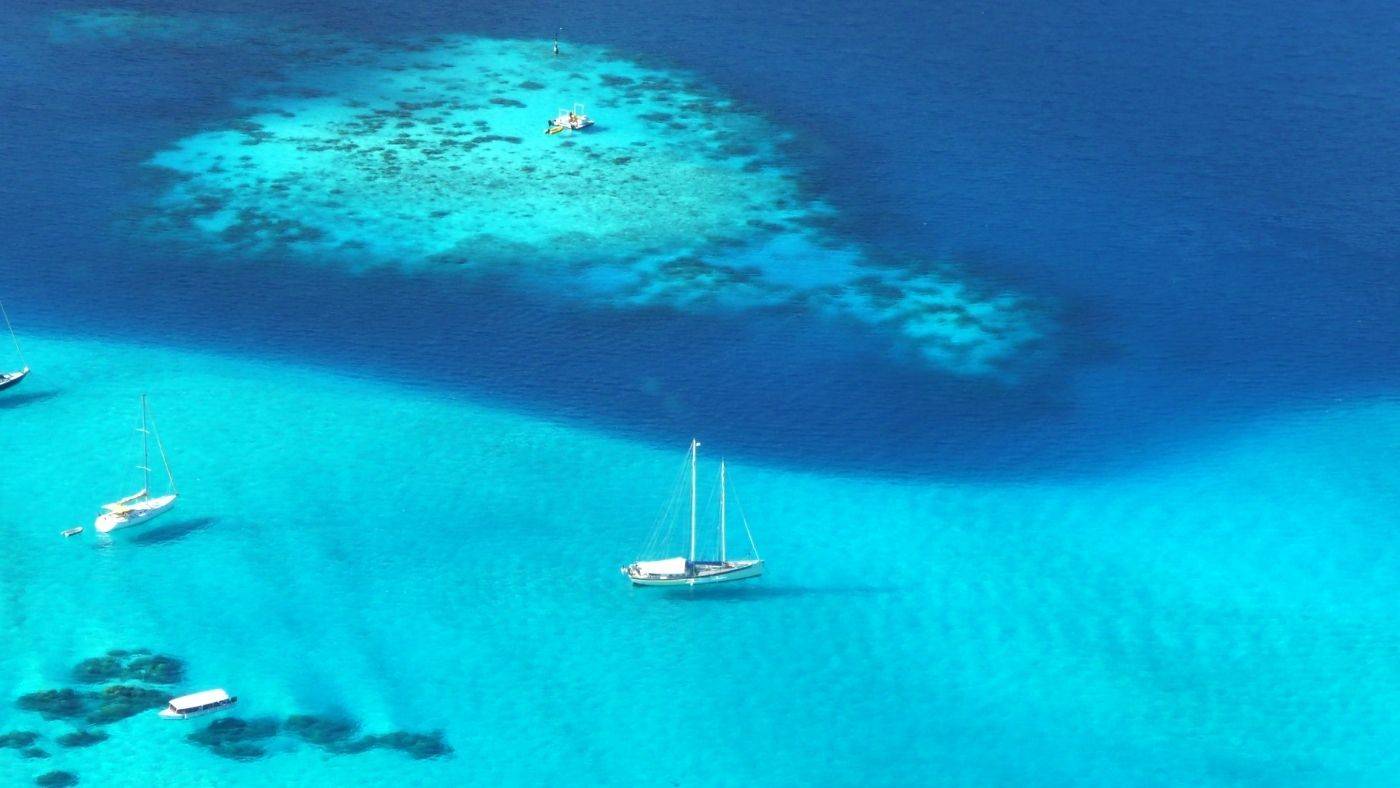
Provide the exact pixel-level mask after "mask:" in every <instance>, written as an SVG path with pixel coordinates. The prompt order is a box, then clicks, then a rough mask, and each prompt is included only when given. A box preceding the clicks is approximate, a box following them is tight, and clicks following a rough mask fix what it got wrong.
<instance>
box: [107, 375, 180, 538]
mask: <svg viewBox="0 0 1400 788" xmlns="http://www.w3.org/2000/svg"><path fill="white" fill-rule="evenodd" d="M148 425H149V426H148ZM137 432H139V433H141V464H140V465H139V466H137V467H138V468H139V469H140V470H141V479H142V484H141V489H140V491H138V492H135V493H132V494H131V495H128V496H126V497H125V498H122V499H120V500H116V501H113V502H111V503H107V504H103V505H102V510H103V511H102V514H100V515H98V516H97V520H96V522H94V523H93V527H95V528H96V529H97V532H98V533H100V534H105V533H109V532H111V531H115V530H117V529H118V528H129V527H131V526H133V525H140V524H141V523H144V522H146V521H147V520H152V519H154V518H156V517H159V516H160V515H162V514H164V513H166V512H168V511H170V509H171V507H173V506H174V505H175V499H176V498H178V497H180V491H179V490H177V489H175V477H174V476H173V475H172V474H171V473H170V461H169V460H167V459H166V457H165V447H164V446H163V445H161V442H160V433H159V432H157V431H156V423H155V420H154V419H152V418H150V409H149V407H148V406H147V405H146V395H145V394H142V395H141V427H140V429H138V430H137ZM152 435H155V438H156V450H157V451H158V452H159V453H160V461H161V464H162V465H164V466H165V478H166V479H167V480H168V481H169V482H170V492H168V493H166V494H165V495H161V496H155V497H153V496H152V495H151V450H150V442H151V441H150V439H151V436H152Z"/></svg>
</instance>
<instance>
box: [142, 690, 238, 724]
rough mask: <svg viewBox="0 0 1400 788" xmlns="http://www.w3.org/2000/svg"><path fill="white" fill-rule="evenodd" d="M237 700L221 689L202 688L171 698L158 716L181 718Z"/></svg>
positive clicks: (213, 710) (204, 712)
mask: <svg viewBox="0 0 1400 788" xmlns="http://www.w3.org/2000/svg"><path fill="white" fill-rule="evenodd" d="M237 702H238V698H236V697H233V696H231V695H229V694H228V693H227V692H224V691H223V690H221V689H211V690H204V691H203V692H196V693H193V694H191V695H181V696H180V697H178V698H171V700H170V703H169V704H167V705H166V707H165V708H163V709H161V710H160V716H162V717H164V718H165V719H167V720H183V719H188V718H190V717H198V716H199V715H201V714H209V713H211V712H215V711H218V710H219V709H226V708H228V707H229V706H232V705H233V704H235V703H237Z"/></svg>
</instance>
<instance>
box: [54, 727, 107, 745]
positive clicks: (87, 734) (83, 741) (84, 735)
mask: <svg viewBox="0 0 1400 788" xmlns="http://www.w3.org/2000/svg"><path fill="white" fill-rule="evenodd" d="M107 738H108V734H107V732H106V731H89V730H80V731H73V732H72V733H65V734H63V735H62V736H59V737H58V738H57V739H56V740H55V741H57V742H58V743H59V744H60V745H61V746H63V747H91V746H92V745H94V744H100V743H102V742H104V741H107Z"/></svg>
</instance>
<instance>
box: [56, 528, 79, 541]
mask: <svg viewBox="0 0 1400 788" xmlns="http://www.w3.org/2000/svg"><path fill="white" fill-rule="evenodd" d="M82 532H83V527H82V526H81V525H75V526H73V527H72V528H65V529H64V530H62V531H60V532H59V533H61V534H62V535H63V538H64V539H67V538H68V537H70V536H77V535H78V534H80V533H82Z"/></svg>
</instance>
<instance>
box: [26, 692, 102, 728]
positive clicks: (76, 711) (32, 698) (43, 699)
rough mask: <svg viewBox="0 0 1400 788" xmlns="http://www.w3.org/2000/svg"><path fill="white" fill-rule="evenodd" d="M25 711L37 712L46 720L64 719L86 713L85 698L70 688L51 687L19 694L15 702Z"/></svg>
mask: <svg viewBox="0 0 1400 788" xmlns="http://www.w3.org/2000/svg"><path fill="white" fill-rule="evenodd" d="M15 705H17V706H19V707H20V708H21V709H24V710H25V711H33V712H38V713H39V714H40V715H41V716H42V717H43V718H44V719H46V720H64V719H72V718H74V717H81V716H83V715H84V714H86V713H87V699H86V696H84V695H83V694H81V693H79V692H77V691H75V690H71V689H67V688H64V689H56V690H54V689H51V690H41V691H39V692H31V693H29V694H28V695H21V696H20V698H19V700H18V701H16V702H15Z"/></svg>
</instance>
